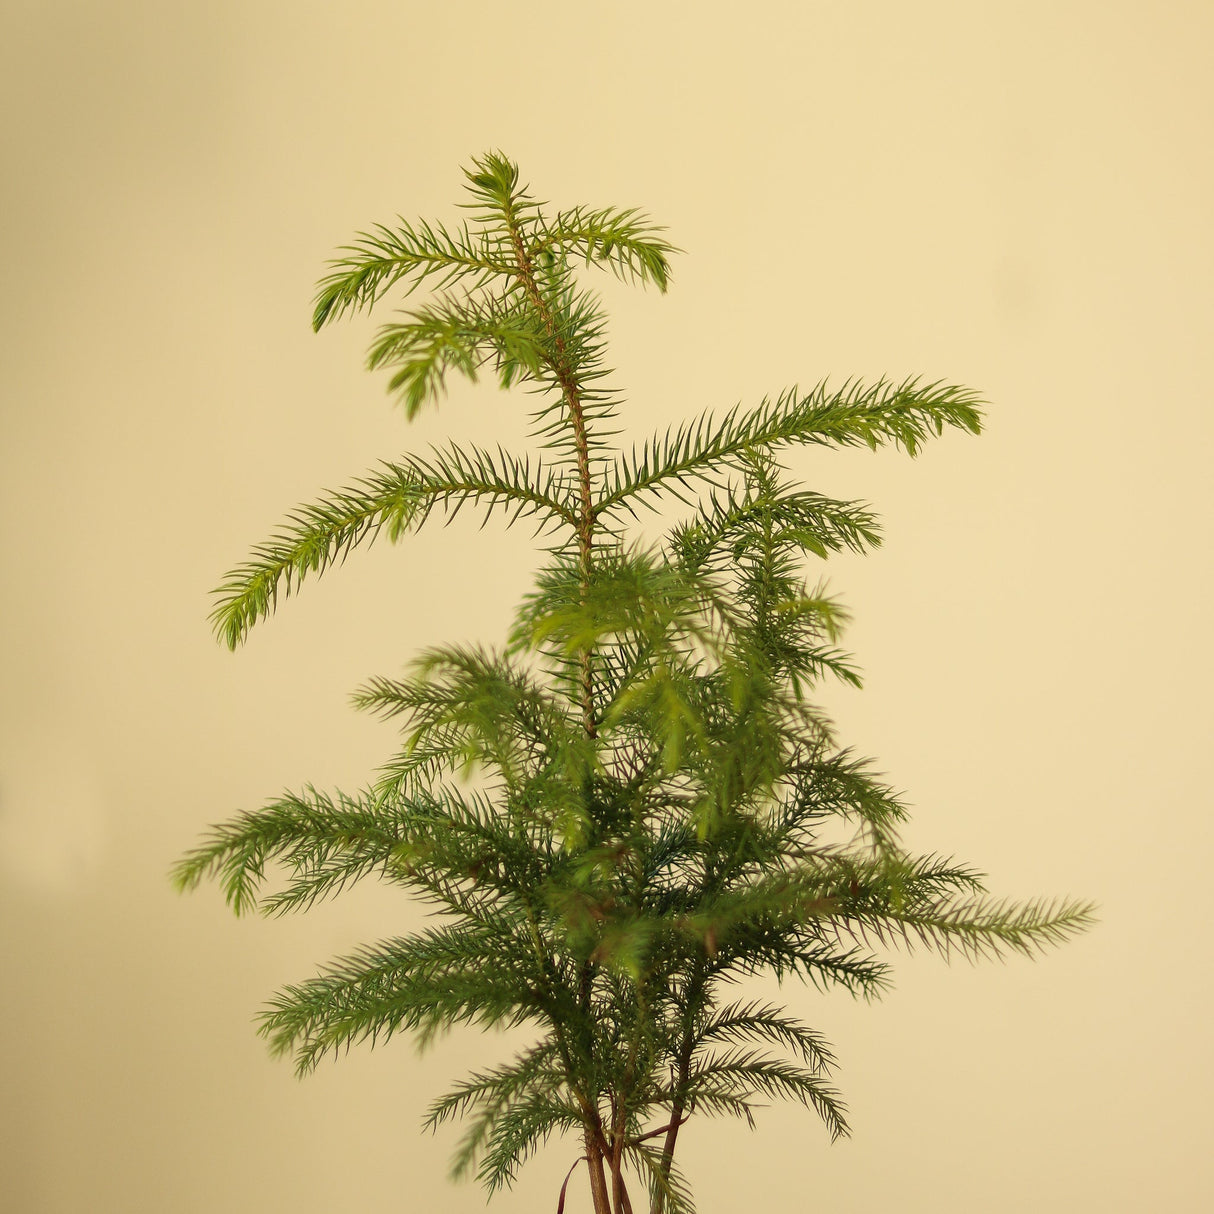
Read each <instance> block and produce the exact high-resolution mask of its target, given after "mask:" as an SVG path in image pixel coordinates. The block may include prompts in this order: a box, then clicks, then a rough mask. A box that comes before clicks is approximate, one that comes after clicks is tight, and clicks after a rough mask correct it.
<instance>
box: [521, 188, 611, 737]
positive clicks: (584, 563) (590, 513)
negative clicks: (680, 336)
mask: <svg viewBox="0 0 1214 1214" xmlns="http://www.w3.org/2000/svg"><path fill="white" fill-rule="evenodd" d="M506 226H507V227H508V228H509V230H510V241H511V243H512V244H513V246H514V258H515V263H516V265H517V266H518V277H519V281H520V282H521V283H522V285H523V290H524V291H526V293H527V298H528V299H530V301H531V304H532V306H533V307H534V308H535V310H536V311H537V312H538V313H539V315H540V319H541V320H542V321H543V322H544V328H545V329H546V330H547V331H548V336H549V337H551V338H552V342H553V345H555V346H556V352H557V357H556V361H555V363H554V364H553V371H554V372H555V373H556V378H557V382H558V383H559V384H560V385H561V394H562V395H563V396H564V398H565V406H566V408H567V409H568V410H569V420H570V422H571V423H572V424H573V445H574V450H575V451H576V453H577V474H578V493H579V496H580V498H581V512H580V514H579V516H578V523H577V538H578V557H579V565H580V572H581V583H582V587H581V588H582V595H583V597H585V594H586V591H587V589H588V587H589V584H590V565H591V550H592V545H593V542H594V524H595V513H594V498H593V496H592V494H591V485H590V442H589V439H588V437H587V434H586V413H585V410H584V409H583V407H582V390H581V387H580V386H579V384H578V382H577V377H576V376H575V375H574V373H573V368H572V367H571V366H570V365H569V348H568V346H567V345H566V343H565V339H564V337H562V336H561V334H560V333H558V332H557V328H556V321H555V320H554V319H553V316H552V310H551V309H550V308H549V307H548V305H547V303H545V301H544V297H543V296H542V295H541V294H540V289H539V284H538V283H537V282H536V281H535V270H534V268H533V267H532V264H531V258H530V257H529V256H528V254H527V248H526V246H525V245H524V244H523V237H522V233H521V232H520V231H519V227H518V222H517V221H516V220H515V217H514V213H513V211H512V210H510V209H509V208H507V210H506ZM581 668H582V671H581V674H582V724H583V727H584V728H585V730H586V734H587V736H588V737H591V738H593V737H595V736H597V733H598V729H597V726H596V724H595V720H594V684H593V676H592V673H591V661H590V650H589V649H584V650H582V654H581Z"/></svg>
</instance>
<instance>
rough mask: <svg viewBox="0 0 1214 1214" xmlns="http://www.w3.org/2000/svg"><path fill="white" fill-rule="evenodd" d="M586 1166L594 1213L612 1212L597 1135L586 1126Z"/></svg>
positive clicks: (609, 1213) (605, 1213)
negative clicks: (588, 1172)
mask: <svg viewBox="0 0 1214 1214" xmlns="http://www.w3.org/2000/svg"><path fill="white" fill-rule="evenodd" d="M586 1167H587V1168H588V1169H589V1170H590V1196H591V1199H592V1200H593V1201H594V1214H612V1211H611V1196H610V1194H609V1193H608V1192H607V1176H606V1173H605V1172H604V1171H603V1151H602V1148H601V1147H600V1146H599V1136H598V1134H597V1133H596V1132H595V1131H594V1130H593V1129H591V1128H590V1127H589V1126H587V1127H586Z"/></svg>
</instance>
